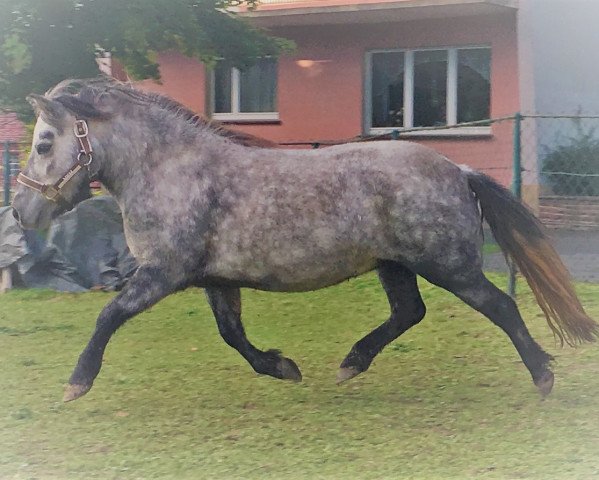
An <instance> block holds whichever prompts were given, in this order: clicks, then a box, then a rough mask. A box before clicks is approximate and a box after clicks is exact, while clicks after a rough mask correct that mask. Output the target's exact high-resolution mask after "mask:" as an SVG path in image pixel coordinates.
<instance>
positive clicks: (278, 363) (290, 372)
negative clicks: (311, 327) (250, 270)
mask: <svg viewBox="0 0 599 480" xmlns="http://www.w3.org/2000/svg"><path fill="white" fill-rule="evenodd" d="M206 296H207V297H208V302H209V303H210V307H212V311H213V312H214V317H215V318H216V323H217V325H218V331H219V332H220V334H221V336H222V337H223V339H224V340H225V342H227V344H228V345H230V346H231V347H233V348H234V349H235V350H237V351H238V352H239V353H240V354H241V355H242V356H243V358H245V359H246V360H247V361H248V363H249V364H250V365H251V366H252V368H253V369H254V370H255V371H256V372H258V373H262V374H264V375H270V376H271V377H275V378H282V379H285V380H294V381H296V382H299V381H301V379H302V374H301V372H300V370H299V368H298V367H297V365H296V364H295V362H294V361H293V360H291V359H289V358H285V357H283V356H282V355H281V354H280V352H278V351H277V350H268V351H266V352H263V351H262V350H258V349H257V348H256V347H254V345H252V344H251V343H250V341H249V340H248V338H247V336H246V335H245V330H244V328H243V324H242V323H241V294H240V292H239V289H238V288H214V287H210V288H206Z"/></svg>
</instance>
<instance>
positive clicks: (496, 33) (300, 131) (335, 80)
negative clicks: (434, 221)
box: [142, 13, 519, 184]
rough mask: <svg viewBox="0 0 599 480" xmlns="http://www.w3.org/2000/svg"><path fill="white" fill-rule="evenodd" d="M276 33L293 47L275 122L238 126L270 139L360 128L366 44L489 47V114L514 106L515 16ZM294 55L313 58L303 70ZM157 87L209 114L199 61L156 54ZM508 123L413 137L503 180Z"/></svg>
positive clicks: (335, 134) (283, 64) (282, 68)
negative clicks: (447, 135)
mask: <svg viewBox="0 0 599 480" xmlns="http://www.w3.org/2000/svg"><path fill="white" fill-rule="evenodd" d="M273 33H274V34H276V35H280V36H284V37H287V38H290V39H293V40H294V41H295V42H296V44H297V50H296V51H295V52H294V53H293V54H292V55H288V56H284V57H283V58H281V59H280V61H279V79H278V82H279V91H278V110H279V114H280V122H277V123H270V124H238V125H234V127H233V128H236V129H239V130H243V131H246V132H249V133H252V134H255V135H258V136H262V137H265V138H268V139H269V140H273V141H275V142H280V143H282V142H296V141H318V140H338V139H345V138H351V137H354V136H356V135H359V134H361V133H363V132H362V130H363V126H362V124H363V103H364V100H363V95H364V91H363V90H364V87H363V85H364V63H365V54H366V52H367V51H368V50H372V49H385V48H418V47H435V46H439V47H440V46H448V47H449V46H461V45H491V47H492V65H491V116H492V117H495V118H496V117H502V116H506V115H511V114H513V113H515V112H517V111H518V110H519V101H518V58H517V34H516V15H515V13H505V14H497V15H494V16H485V17H464V18H453V19H450V20H436V19H430V20H422V21H412V22H404V23H389V24H353V25H319V26H302V27H285V28H281V29H279V30H273ZM298 60H314V61H315V63H314V65H313V66H312V67H310V68H302V67H301V66H299V65H298V63H297V61H298ZM160 63H161V74H162V85H155V84H152V83H150V82H144V83H143V85H142V86H143V87H144V88H148V89H152V90H156V91H159V92H162V93H167V94H168V95H170V96H171V97H173V98H175V99H176V100H178V101H180V102H182V103H183V104H185V105H187V106H188V107H190V108H191V109H193V110H195V111H198V112H204V113H207V106H206V93H205V89H206V73H205V69H204V67H203V66H202V65H201V64H200V63H199V62H197V61H195V60H191V59H187V58H185V57H183V56H181V55H178V54H174V53H166V54H163V55H161V57H160ZM511 129H512V125H511V122H505V123H503V124H495V125H494V126H493V128H492V135H491V136H488V137H483V138H468V139H464V138H453V139H440V138H436V139H432V138H427V139H422V138H419V139H417V140H418V141H419V142H421V143H424V144H428V145H430V146H432V147H433V148H435V149H437V150H439V151H441V152H442V153H443V154H445V155H447V156H448V157H449V158H451V159H452V160H454V161H456V162H457V163H466V164H469V165H471V166H473V167H475V168H479V169H482V170H486V171H487V172H488V173H489V174H491V175H493V176H495V177H496V178H498V179H499V180H501V181H502V182H503V183H506V184H507V183H509V181H510V179H511V155H512V133H511V132H512V130H511Z"/></svg>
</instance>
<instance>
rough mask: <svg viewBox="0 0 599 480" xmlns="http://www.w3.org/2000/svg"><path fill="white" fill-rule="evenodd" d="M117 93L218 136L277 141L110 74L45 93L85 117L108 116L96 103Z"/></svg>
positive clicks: (255, 142) (249, 142)
mask: <svg viewBox="0 0 599 480" xmlns="http://www.w3.org/2000/svg"><path fill="white" fill-rule="evenodd" d="M106 95H113V96H118V97H119V98H120V99H124V100H129V101H130V102H132V103H135V104H138V105H155V106H158V107H159V108H161V109H162V110H164V111H167V112H169V113H171V114H173V115H175V116H176V117H177V118H179V119H181V120H183V121H184V122H186V123H188V124H190V125H192V126H194V127H197V128H204V129H205V128H208V129H210V130H211V131H213V132H214V133H216V134H217V135H220V136H221V137H225V138H228V139H229V140H231V141H232V142H235V143H238V144H240V145H245V146H249V147H262V148H276V147H277V144H276V143H274V142H271V141H270V140H267V139H265V138H262V137H258V136H256V135H252V134H249V133H245V132H240V131H237V130H231V129H229V128H226V127H224V126H223V125H222V124H221V123H219V122H215V121H211V120H206V119H205V118H204V117H203V116H201V115H199V114H197V113H195V112H194V111H192V110H190V109H189V108H187V107H185V106H184V105H182V104H180V103H179V102H177V101H175V100H173V99H172V98H170V97H168V96H166V95H161V94H159V93H154V92H145V91H142V90H139V89H137V88H135V87H134V86H133V85H132V84H130V83H125V82H120V81H118V80H115V79H113V78H110V77H98V78H92V79H86V80H79V79H68V80H64V81H62V82H60V83H59V84H58V85H56V86H55V87H53V88H51V89H50V90H48V91H47V92H46V96H48V97H50V98H52V99H54V100H56V101H58V102H60V103H62V104H63V105H64V106H65V107H66V108H68V109H69V110H71V111H73V112H74V113H75V114H77V115H79V116H81V117H83V118H87V119H104V118H106V117H107V114H106V112H103V111H102V110H101V109H100V108H98V107H97V106H96V105H97V104H98V102H99V100H100V99H101V98H102V97H104V96H106Z"/></svg>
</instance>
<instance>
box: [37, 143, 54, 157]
mask: <svg viewBox="0 0 599 480" xmlns="http://www.w3.org/2000/svg"><path fill="white" fill-rule="evenodd" d="M35 149H36V150H37V153H38V155H45V154H46V153H48V152H49V151H50V150H51V149H52V144H51V143H39V144H38V145H37V147H35Z"/></svg>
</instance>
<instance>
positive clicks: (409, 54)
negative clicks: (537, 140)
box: [364, 45, 492, 137]
mask: <svg viewBox="0 0 599 480" xmlns="http://www.w3.org/2000/svg"><path fill="white" fill-rule="evenodd" d="M483 48H484V49H491V46H490V45H464V46H460V47H426V48H412V49H402V48H393V49H381V50H370V51H368V52H366V60H365V67H366V71H365V81H364V88H365V92H364V131H365V132H366V133H367V134H370V135H380V134H385V133H391V132H393V131H399V132H401V131H402V130H409V129H412V128H414V123H413V122H414V54H415V53H416V52H424V51H431V50H443V51H446V52H447V99H446V109H447V112H446V115H447V127H451V126H452V125H456V124H457V117H458V51H459V50H475V49H483ZM393 52H402V53H403V54H404V67H405V68H404V73H403V75H404V92H403V94H404V116H403V117H404V125H403V126H402V127H373V126H372V56H373V55H374V54H376V53H393ZM484 120H486V119H484ZM423 128H427V127H423ZM491 133H492V132H491V126H472V127H455V128H447V129H438V130H422V131H412V132H406V134H405V135H409V136H411V137H412V136H413V137H462V136H474V137H475V136H489V135H491Z"/></svg>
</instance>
